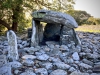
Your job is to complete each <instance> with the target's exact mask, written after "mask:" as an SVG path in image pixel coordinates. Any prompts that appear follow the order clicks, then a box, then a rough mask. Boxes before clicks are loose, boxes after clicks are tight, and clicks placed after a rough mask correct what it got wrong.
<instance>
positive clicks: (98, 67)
mask: <svg viewBox="0 0 100 75" xmlns="http://www.w3.org/2000/svg"><path fill="white" fill-rule="evenodd" d="M93 72H95V73H100V65H94V67H93Z"/></svg>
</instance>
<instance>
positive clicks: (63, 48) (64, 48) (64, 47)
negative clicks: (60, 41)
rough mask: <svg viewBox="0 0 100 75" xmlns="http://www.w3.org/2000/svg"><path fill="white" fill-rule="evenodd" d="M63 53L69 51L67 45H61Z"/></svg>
mask: <svg viewBox="0 0 100 75" xmlns="http://www.w3.org/2000/svg"><path fill="white" fill-rule="evenodd" d="M60 50H61V51H69V49H68V47H67V46H66V45H61V46H60Z"/></svg>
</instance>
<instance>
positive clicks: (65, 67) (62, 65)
mask: <svg viewBox="0 0 100 75" xmlns="http://www.w3.org/2000/svg"><path fill="white" fill-rule="evenodd" d="M53 65H55V66H56V67H57V68H58V69H69V68H70V66H69V65H67V64H65V63H63V62H58V63H54V64H53Z"/></svg>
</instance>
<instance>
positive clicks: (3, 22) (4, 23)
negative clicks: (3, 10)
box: [0, 19, 12, 30]
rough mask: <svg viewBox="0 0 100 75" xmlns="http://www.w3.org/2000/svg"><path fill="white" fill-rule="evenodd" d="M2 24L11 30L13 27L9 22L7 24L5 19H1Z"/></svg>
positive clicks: (0, 23)
mask: <svg viewBox="0 0 100 75" xmlns="http://www.w3.org/2000/svg"><path fill="white" fill-rule="evenodd" d="M0 25H3V26H5V27H6V28H7V29H8V30H11V29H12V28H11V27H10V25H9V24H7V23H6V22H5V21H3V20H1V19H0Z"/></svg>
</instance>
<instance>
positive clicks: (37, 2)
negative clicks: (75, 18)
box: [0, 0, 74, 32]
mask: <svg viewBox="0 0 100 75" xmlns="http://www.w3.org/2000/svg"><path fill="white" fill-rule="evenodd" d="M73 4H74V0H0V25H3V26H5V27H6V28H7V29H8V30H11V29H12V30H13V31H15V32H16V31H17V28H18V25H20V24H19V23H21V22H24V23H26V21H27V19H26V18H25V13H26V12H32V11H34V10H38V9H42V8H44V7H45V8H47V9H51V10H57V11H59V10H61V11H64V10H66V8H67V9H69V8H73ZM23 20H24V21H23ZM22 26H23V27H24V25H22Z"/></svg>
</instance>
